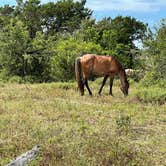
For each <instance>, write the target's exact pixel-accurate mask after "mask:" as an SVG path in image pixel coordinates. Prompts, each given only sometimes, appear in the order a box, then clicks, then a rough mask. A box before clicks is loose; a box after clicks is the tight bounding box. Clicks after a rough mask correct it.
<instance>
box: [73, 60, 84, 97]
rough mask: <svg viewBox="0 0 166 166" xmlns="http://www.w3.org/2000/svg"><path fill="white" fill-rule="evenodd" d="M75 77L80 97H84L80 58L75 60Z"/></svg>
mask: <svg viewBox="0 0 166 166" xmlns="http://www.w3.org/2000/svg"><path fill="white" fill-rule="evenodd" d="M75 75H76V80H77V83H78V88H79V90H80V92H81V95H84V84H83V77H82V71H81V62H80V58H77V59H76V60H75Z"/></svg>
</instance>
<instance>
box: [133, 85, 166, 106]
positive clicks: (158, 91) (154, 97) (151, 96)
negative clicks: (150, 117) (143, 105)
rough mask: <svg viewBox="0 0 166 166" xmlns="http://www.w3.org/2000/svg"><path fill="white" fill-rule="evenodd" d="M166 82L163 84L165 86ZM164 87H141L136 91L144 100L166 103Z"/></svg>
mask: <svg viewBox="0 0 166 166" xmlns="http://www.w3.org/2000/svg"><path fill="white" fill-rule="evenodd" d="M165 83H166V82H165ZM165 83H164V84H163V85H164V86H165V85H166V84H165ZM163 88H164V87H163ZM163 88H161V87H158V86H151V87H146V88H140V89H139V90H138V91H137V92H136V96H137V97H138V99H139V100H141V101H143V102H150V103H158V104H164V103H165V102H166V91H164V90H163ZM165 88H166V86H165Z"/></svg>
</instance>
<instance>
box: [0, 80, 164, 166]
mask: <svg viewBox="0 0 166 166" xmlns="http://www.w3.org/2000/svg"><path fill="white" fill-rule="evenodd" d="M100 81H101V80H99V81H98V80H97V81H96V82H93V83H92V82H90V87H92V92H93V93H94V95H93V97H90V96H88V94H87V91H86V94H85V96H83V97H81V96H80V94H79V92H78V91H77V88H76V84H75V83H51V84H3V83H1V84H0V165H2V166H3V165H5V164H7V163H9V162H10V161H11V160H12V159H13V158H15V157H16V156H19V155H20V154H22V153H24V152H26V151H28V150H29V149H31V148H32V147H33V146H35V145H39V146H40V149H41V150H40V154H39V155H38V156H37V158H36V159H35V160H33V161H32V162H31V163H29V165H30V166H32V165H33V166H38V165H41V166H48V165H49V166H56V165H57V166H60V165H65V166H69V165H71V166H75V165H76V166H86V165H87V166H96V165H101V166H103V165H104V166H105V165H116V166H118V165H119V166H121V165H122V166H123V165H124V166H125V165H140V166H143V165H145V166H146V165H160V166H162V165H165V164H166V102H165V99H164V100H163V101H162V102H160V101H159V102H157V101H155V102H153V100H145V101H144V97H142V99H141V98H139V95H140V96H141V95H143V94H144V93H145V88H144V89H143V90H142V89H141V88H140V86H138V85H137V84H136V83H132V84H131V86H130V91H129V96H128V97H126V98H124V97H123V95H122V93H121V91H120V89H119V87H118V86H119V82H118V81H116V83H115V85H114V86H113V93H114V97H112V96H109V95H108V85H107V86H106V87H105V88H104V91H103V94H102V96H98V95H97V90H98V89H99V82H100ZM151 91H152V89H151ZM154 91H155V89H154ZM160 91H161V93H162V92H163V91H164V89H163V90H162V89H161V90H160ZM157 92H158V91H156V92H155V95H156V93H157ZM147 95H148V94H146V98H147ZM163 96H164V94H162V98H163ZM164 98H165V96H164Z"/></svg>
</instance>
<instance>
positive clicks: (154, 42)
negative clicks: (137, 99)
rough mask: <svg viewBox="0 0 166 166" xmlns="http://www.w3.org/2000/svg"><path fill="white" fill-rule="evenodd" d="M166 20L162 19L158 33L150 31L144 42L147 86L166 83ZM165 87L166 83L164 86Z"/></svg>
mask: <svg viewBox="0 0 166 166" xmlns="http://www.w3.org/2000/svg"><path fill="white" fill-rule="evenodd" d="M165 36H166V19H162V20H161V23H160V25H159V27H158V28H156V32H155V33H154V32H152V31H149V33H148V35H147V38H146V39H145V40H144V45H143V46H144V50H143V55H144V61H145V63H147V64H148V67H147V68H146V70H147V74H146V75H145V78H144V80H143V82H144V84H145V85H151V84H156V83H159V82H160V81H166V74H165V71H166V63H165V62H166V39H165ZM162 85H164V86H165V83H164V84H162Z"/></svg>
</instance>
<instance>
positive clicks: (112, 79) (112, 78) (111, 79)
mask: <svg viewBox="0 0 166 166" xmlns="http://www.w3.org/2000/svg"><path fill="white" fill-rule="evenodd" d="M113 81H114V77H113V76H110V91H109V95H111V96H113V94H112V86H113Z"/></svg>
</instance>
